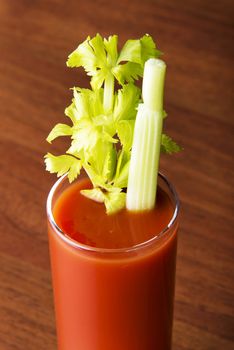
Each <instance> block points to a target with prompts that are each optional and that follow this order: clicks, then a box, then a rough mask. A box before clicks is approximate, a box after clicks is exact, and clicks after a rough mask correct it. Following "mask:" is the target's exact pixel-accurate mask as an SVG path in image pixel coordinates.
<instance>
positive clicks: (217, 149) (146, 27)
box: [0, 0, 234, 350]
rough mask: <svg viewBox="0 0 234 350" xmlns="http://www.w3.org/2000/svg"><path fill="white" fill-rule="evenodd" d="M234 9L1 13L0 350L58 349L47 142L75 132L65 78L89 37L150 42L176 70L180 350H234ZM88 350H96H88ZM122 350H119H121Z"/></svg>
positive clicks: (13, 8)
mask: <svg viewBox="0 0 234 350" xmlns="http://www.w3.org/2000/svg"><path fill="white" fill-rule="evenodd" d="M232 11H233V6H232V5H231V1H229V0H222V1H219V2H218V1H216V2H215V1H203V0H189V1H185V0H177V1H174V0H164V1H163V0H144V1H141V0H136V1H130V0H129V1H127V0H125V1H121V0H119V1H113V0H108V1H107V0H95V1H80V0H76V1H75V0H74V1H62V0H51V1H47V0H41V1H31V0H1V1H0V23H1V25H0V116H1V124H0V132H1V138H0V145H1V147H0V169H1V186H0V194H1V197H0V198H1V200H0V210H1V220H0V227H1V230H0V240H1V244H0V266H1V268H0V349H1V350H13V349H14V350H22V349H30V350H34V349H35V350H36V349H38V350H44V349H45V350H52V349H56V335H55V326H54V313H53V312H54V310H53V300H52V288H51V279H50V266H49V256H48V242H47V229H46V214H45V201H46V196H47V193H48V191H49V189H50V187H51V185H52V183H53V182H54V181H55V177H54V176H52V175H50V174H48V173H46V172H45V170H44V165H43V155H44V154H45V153H46V152H47V151H48V150H50V151H52V150H53V151H54V153H56V152H57V153H59V152H62V151H63V149H64V142H63V141H61V142H56V143H55V144H54V146H53V147H51V146H49V144H47V143H46V142H45V138H46V136H47V134H48V132H49V131H50V129H51V127H52V126H53V125H54V124H55V123H57V122H58V121H60V122H62V121H63V120H65V118H64V116H63V110H64V108H65V106H67V105H68V104H69V103H70V99H71V93H70V92H69V90H68V89H69V87H72V86H74V85H84V84H87V79H86V77H85V75H84V74H83V73H82V71H81V70H77V71H75V70H71V69H70V70H69V69H67V68H66V66H65V61H66V58H67V55H68V53H70V52H71V51H72V50H73V49H74V48H75V47H76V46H77V45H78V43H80V42H81V41H83V40H84V39H85V37H86V36H87V35H88V34H90V35H94V34H95V33H96V32H100V33H101V34H102V35H104V36H108V35H109V34H111V33H118V34H119V35H120V42H121V43H123V42H124V41H125V40H126V39H128V38H130V37H132V38H138V37H139V36H141V35H143V34H144V33H150V34H151V35H152V36H153V37H154V38H155V39H156V41H157V43H158V46H159V48H160V49H161V50H162V51H163V52H164V53H165V55H164V59H165V60H166V62H167V64H168V72H167V82H166V96H165V106H166V110H167V112H168V115H169V116H168V120H167V122H166V129H167V131H168V133H169V134H171V135H172V136H173V137H174V138H175V139H176V140H177V141H178V142H179V143H180V144H181V145H183V147H184V151H183V152H182V153H181V154H179V155H176V156H173V157H170V156H163V157H162V160H161V170H162V171H163V172H165V173H166V174H167V175H168V176H169V178H170V179H171V180H172V181H173V182H174V184H175V185H176V188H177V190H178V192H179V195H180V198H181V201H182V214H181V228H180V239H179V248H178V264H177V286H176V297H175V323H174V346H173V349H174V350H183V349H186V350H193V349H194V350H201V349H202V350H220V349H225V350H231V349H233V348H234V334H233V332H234V322H233V313H234V307H233V306H234V305H233V298H234V294H233V287H234V286H233V237H232V230H231V228H232V226H233V224H234V223H233V211H232V210H233V202H232V196H231V195H232V194H233V169H232V162H233V157H232V155H233V148H232V146H233V143H232V137H233V128H232V127H233V123H232V120H231V118H232V117H233V108H232V104H233V94H232V92H233V91H232V82H233V73H232V72H233V42H232V41H231V39H232V37H231V36H232V34H233V33H232V27H231V24H232V20H233V17H232ZM80 350H86V349H80ZM110 350H111V349H110Z"/></svg>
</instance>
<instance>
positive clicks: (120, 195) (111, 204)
mask: <svg viewBox="0 0 234 350" xmlns="http://www.w3.org/2000/svg"><path fill="white" fill-rule="evenodd" d="M104 203H105V206H106V212H107V214H109V215H110V214H114V213H116V212H117V211H119V210H121V209H123V208H124V207H125V203H126V193H124V192H109V193H107V194H106V195H105V200H104Z"/></svg>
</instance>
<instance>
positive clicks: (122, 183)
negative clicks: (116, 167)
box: [114, 160, 130, 188]
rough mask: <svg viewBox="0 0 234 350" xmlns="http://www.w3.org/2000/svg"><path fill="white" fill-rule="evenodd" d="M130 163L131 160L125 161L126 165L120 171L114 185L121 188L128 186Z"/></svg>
mask: <svg viewBox="0 0 234 350" xmlns="http://www.w3.org/2000/svg"><path fill="white" fill-rule="evenodd" d="M129 165H130V160H129V161H128V162H127V163H125V165H124V166H123V167H122V169H121V171H120V172H119V175H118V177H116V178H115V180H114V186H115V187H120V188H126V187H127V185H128V173H129Z"/></svg>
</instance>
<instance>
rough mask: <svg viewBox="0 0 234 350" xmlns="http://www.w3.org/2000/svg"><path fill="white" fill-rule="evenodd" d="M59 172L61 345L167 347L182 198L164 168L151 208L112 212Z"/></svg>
mask: <svg viewBox="0 0 234 350" xmlns="http://www.w3.org/2000/svg"><path fill="white" fill-rule="evenodd" d="M88 187H90V182H89V180H87V179H81V180H80V181H78V182H76V183H74V184H73V185H69V184H68V181H67V179H66V177H62V178H61V179H60V180H58V181H57V183H56V184H55V185H54V187H53V188H52V190H51V192H50V194H49V197H48V201H47V214H48V223H49V241H50V254H51V265H52V278H53V288H54V298H55V310H56V323H57V334H58V348H59V350H120V349H121V350H154V349H155V350H169V349H171V334H172V318H173V297H174V282H175V265H176V246H177V233H176V231H177V225H178V222H177V214H178V205H179V204H178V199H177V196H176V193H175V191H174V190H173V188H172V187H171V185H170V184H169V182H168V181H167V180H166V178H165V177H163V176H162V175H160V176H159V179H158V190H157V205H156V207H155V209H154V210H153V211H148V212H142V213H132V212H128V211H127V210H126V209H123V210H122V211H120V212H118V213H116V214H113V215H109V216H107V215H106V213H105V208H104V206H103V205H102V204H100V203H97V202H95V201H92V200H90V199H88V198H86V197H84V196H82V195H81V194H80V190H81V189H83V188H88Z"/></svg>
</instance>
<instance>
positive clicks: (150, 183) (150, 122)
mask: <svg viewBox="0 0 234 350" xmlns="http://www.w3.org/2000/svg"><path fill="white" fill-rule="evenodd" d="M165 69H166V65H165V63H164V62H163V61H161V60H158V59H149V60H148V61H147V62H146V64H145V70H144V76H143V89H142V90H143V102H144V103H143V104H140V105H139V107H138V113H137V117H136V124H135V130H134V138H133V146H132V154H131V160H130V168H129V176H128V188H127V198H126V206H127V209H128V210H132V211H143V210H151V209H153V207H154V206H155V200H156V191H157V176H158V166H159V157H160V147H161V135H162V124H163V86H164V77H165Z"/></svg>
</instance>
